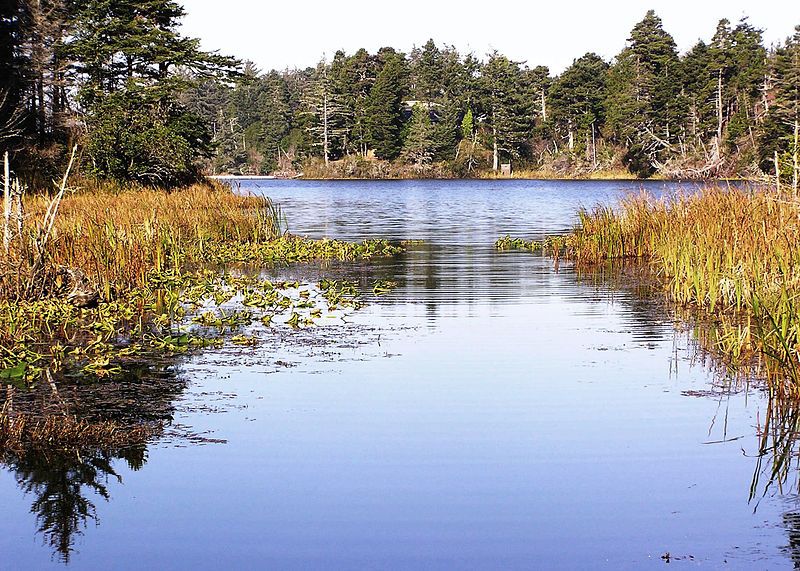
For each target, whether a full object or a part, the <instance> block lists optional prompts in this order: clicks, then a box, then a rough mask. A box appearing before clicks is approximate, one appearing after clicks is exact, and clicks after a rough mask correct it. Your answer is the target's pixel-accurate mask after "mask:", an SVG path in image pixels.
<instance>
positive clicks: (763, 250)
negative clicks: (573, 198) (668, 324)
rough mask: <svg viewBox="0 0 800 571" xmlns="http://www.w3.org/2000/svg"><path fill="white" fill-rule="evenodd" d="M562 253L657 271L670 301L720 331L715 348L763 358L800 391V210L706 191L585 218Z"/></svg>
mask: <svg viewBox="0 0 800 571" xmlns="http://www.w3.org/2000/svg"><path fill="white" fill-rule="evenodd" d="M579 216H580V223H579V225H578V226H577V228H576V229H575V230H574V231H573V232H572V233H571V234H569V235H568V236H567V237H566V238H565V240H564V244H563V249H562V254H563V255H564V256H566V257H568V258H570V259H572V260H574V261H575V262H576V263H577V264H578V265H581V264H597V263H600V262H603V261H606V260H625V259H635V260H643V261H647V262H649V263H650V265H651V267H652V269H653V271H654V272H655V273H656V274H657V275H658V276H660V278H661V279H662V281H663V283H664V284H665V286H666V289H667V292H668V293H669V295H670V297H671V298H672V299H673V300H674V301H676V302H678V303H679V304H682V305H687V306H694V307H697V308H701V309H702V310H703V311H705V312H707V313H708V314H710V315H713V316H717V317H718V320H719V322H720V323H721V324H722V325H723V328H722V331H720V333H719V339H718V342H717V345H718V346H719V347H720V348H722V349H723V350H724V351H725V352H726V353H729V354H731V355H734V356H737V357H739V356H742V355H743V354H745V353H750V354H752V353H753V352H760V353H763V354H764V355H766V356H768V357H770V359H771V360H772V361H773V362H776V363H779V364H780V365H781V371H780V373H779V376H784V377H786V378H788V380H789V381H790V382H789V383H784V384H782V385H781V386H782V387H783V389H785V390H787V391H789V392H791V393H793V394H798V391H800V378H798V369H799V366H800V299H798V296H800V251H799V250H798V240H799V239H800V202H798V201H797V200H794V199H791V198H788V197H786V196H783V195H780V194H778V193H776V192H774V191H770V190H766V189H736V188H720V187H708V188H704V189H702V190H700V191H698V192H697V193H691V194H678V195H674V196H671V197H668V198H664V199H655V198H653V197H652V196H651V195H648V194H639V195H635V196H630V197H628V198H626V199H624V200H623V201H622V202H621V204H620V205H619V207H618V208H614V209H612V208H609V207H606V206H599V207H596V208H594V209H592V210H582V211H581V212H580V213H579Z"/></svg>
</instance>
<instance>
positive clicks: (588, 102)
mask: <svg viewBox="0 0 800 571" xmlns="http://www.w3.org/2000/svg"><path fill="white" fill-rule="evenodd" d="M607 72H608V64H607V63H606V62H605V61H603V59H602V58H601V57H600V56H598V55H597V54H594V53H589V54H586V55H584V56H583V57H581V58H579V59H577V60H575V61H574V62H573V63H572V65H571V66H570V67H568V68H567V69H566V70H565V71H564V73H562V74H561V75H560V76H559V77H558V79H556V80H555V82H553V86H552V88H551V89H550V100H551V105H552V114H553V116H554V120H553V122H554V124H555V128H556V132H557V133H558V135H559V136H560V137H561V138H562V139H564V140H566V147H567V148H568V149H569V151H570V152H573V151H580V150H583V151H584V152H585V153H586V154H587V157H589V158H591V157H593V156H594V154H595V153H594V145H593V140H594V139H595V137H596V135H597V133H599V130H600V126H601V125H602V124H603V122H604V121H605V103H606V74H607Z"/></svg>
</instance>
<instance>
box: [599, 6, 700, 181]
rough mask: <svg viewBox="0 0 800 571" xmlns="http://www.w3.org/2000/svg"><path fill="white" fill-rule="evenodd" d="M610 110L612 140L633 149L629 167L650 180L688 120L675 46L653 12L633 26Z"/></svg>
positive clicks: (613, 73) (613, 82)
mask: <svg viewBox="0 0 800 571" xmlns="http://www.w3.org/2000/svg"><path fill="white" fill-rule="evenodd" d="M606 107H607V114H608V122H607V126H608V130H609V134H610V135H611V137H612V138H613V139H614V140H615V141H617V142H618V143H620V144H622V145H624V146H626V147H627V148H628V152H627V154H626V162H627V164H628V167H629V168H630V169H631V171H632V172H635V173H637V174H639V175H643V176H649V175H651V174H652V173H653V172H654V171H655V170H656V168H657V165H658V164H659V161H661V160H662V159H663V158H664V157H665V155H666V152H667V151H668V150H670V149H671V148H672V143H674V142H675V141H676V140H677V138H678V134H679V132H680V130H679V126H680V125H682V124H683V123H684V118H685V115H686V105H685V101H684V100H683V98H682V96H681V77H680V62H679V59H678V52H677V50H676V47H675V40H674V39H673V38H672V36H670V35H669V34H668V33H667V32H666V31H664V29H663V27H662V22H661V19H660V18H659V17H658V16H656V14H655V12H654V11H653V10H650V11H649V12H647V14H646V15H645V17H644V19H643V20H642V21H641V22H639V23H638V24H636V26H634V28H633V30H632V31H631V37H630V38H629V39H628V45H627V46H626V47H625V49H623V50H622V52H621V53H620V54H619V55H618V56H617V58H616V61H615V63H614V65H613V66H612V68H611V70H610V71H609V77H608V101H607V105H606Z"/></svg>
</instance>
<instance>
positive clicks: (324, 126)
mask: <svg viewBox="0 0 800 571" xmlns="http://www.w3.org/2000/svg"><path fill="white" fill-rule="evenodd" d="M322 153H323V155H324V156H325V166H328V92H327V91H326V92H325V93H323V94H322Z"/></svg>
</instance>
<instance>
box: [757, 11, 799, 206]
mask: <svg viewBox="0 0 800 571" xmlns="http://www.w3.org/2000/svg"><path fill="white" fill-rule="evenodd" d="M771 75H772V77H773V84H774V91H773V102H772V104H771V105H770V108H769V112H768V113H767V117H766V119H765V121H764V123H763V125H762V126H761V133H760V136H759V142H760V147H759V159H760V166H761V168H762V170H764V171H765V172H770V173H772V174H779V175H780V176H781V177H782V178H783V180H784V182H785V181H787V180H788V181H791V182H790V184H791V185H792V186H793V188H794V191H795V193H797V191H798V178H800V167H799V166H798V161H799V159H798V155H799V154H800V148H798V147H800V26H797V27H796V28H795V33H794V35H793V36H792V37H790V38H788V39H787V40H786V42H785V44H784V45H783V46H781V47H780V48H779V49H778V50H777V51H776V53H775V56H774V58H773V60H772V70H771ZM770 163H771V164H770ZM776 163H777V166H778V172H776V168H775V167H776Z"/></svg>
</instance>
